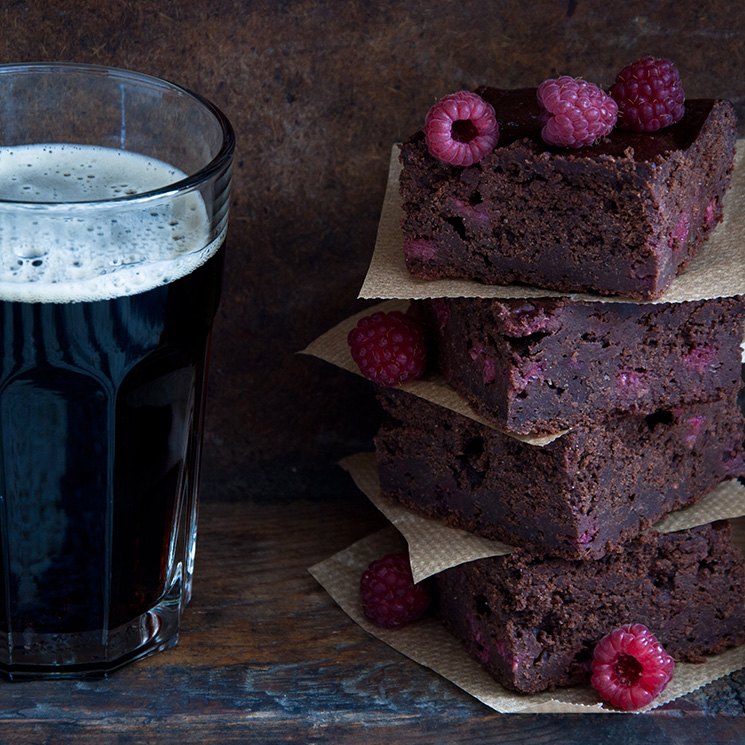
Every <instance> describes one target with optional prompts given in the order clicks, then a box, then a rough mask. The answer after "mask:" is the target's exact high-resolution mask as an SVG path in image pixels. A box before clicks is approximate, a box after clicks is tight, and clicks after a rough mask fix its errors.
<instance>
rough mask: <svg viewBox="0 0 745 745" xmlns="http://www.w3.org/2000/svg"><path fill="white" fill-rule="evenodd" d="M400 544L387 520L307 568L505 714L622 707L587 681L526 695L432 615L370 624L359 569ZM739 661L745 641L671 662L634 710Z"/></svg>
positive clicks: (405, 646) (347, 603)
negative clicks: (664, 679)
mask: <svg viewBox="0 0 745 745" xmlns="http://www.w3.org/2000/svg"><path fill="white" fill-rule="evenodd" d="M732 526H733V535H734V536H735V542H736V543H737V544H738V545H739V546H740V548H741V550H743V548H745V519H743V518H740V519H738V520H734V521H732ZM404 549H405V543H404V540H403V538H402V537H401V535H400V534H399V533H398V531H397V530H396V529H395V528H394V527H393V526H390V527H388V528H385V529H383V530H382V531H379V532H378V533H374V534H373V535H371V536H368V537H367V538H363V539H362V540H361V541H358V542H357V543H355V544H354V545H352V546H350V547H349V548H347V549H346V550H344V551H341V552H340V553H338V554H336V555H334V556H332V557H331V558H329V559H327V560H326V561H323V562H321V563H319V564H316V565H315V566H313V567H311V568H310V573H311V574H312V575H313V576H314V577H315V578H316V580H317V581H318V582H319V583H320V584H321V585H322V586H323V587H324V588H325V590H326V591H327V592H328V593H329V595H331V597H332V598H333V599H334V600H335V601H336V603H338V605H339V606H340V607H341V608H342V610H344V612H345V613H346V614H347V615H348V616H350V617H351V618H352V619H353V620H354V621H356V622H357V623H358V624H359V625H360V626H362V628H364V629H365V630H367V631H368V632H369V633H370V634H372V635H373V636H375V637H377V638H378V639H380V640H381V641H384V642H385V643H386V644H388V645H389V646H391V647H393V648H394V649H396V650H398V651H399V652H401V653H402V654H404V655H406V656H407V657H410V658H411V659H412V660H414V661H416V662H418V663H419V664H420V665H424V666H425V667H428V668H430V669H432V670H434V671H435V672H436V673H438V674H440V675H441V676H442V677H444V678H446V679H448V680H450V681H451V682H452V683H454V684H455V685H457V686H458V687H460V688H462V689H463V690H464V691H466V692H467V693H469V694H470V695H472V696H473V697H474V698H476V699H478V700H479V701H482V702H483V703H484V704H486V705H487V706H489V707H491V708H492V709H494V710H495V711H498V712H502V713H506V714H509V713H521V714H557V713H576V714H593V713H595V714H607V713H622V712H620V711H619V710H617V709H614V708H613V707H612V706H610V705H608V704H606V703H603V702H600V701H599V699H598V696H597V693H596V692H595V691H594V690H593V689H592V687H590V686H589V685H588V686H577V687H574V688H566V689H561V690H558V691H545V692H543V693H537V694H532V695H529V696H528V695H524V694H519V693H513V692H512V691H508V690H506V689H504V688H502V686H500V685H499V684H498V683H496V682H495V681H494V680H493V679H492V678H491V677H490V676H489V675H488V674H487V673H486V672H484V670H483V669H482V668H481V666H480V665H479V664H478V663H477V662H476V661H475V660H474V659H473V658H472V657H470V656H469V655H468V653H467V652H466V651H465V648H464V647H463V645H462V644H461V642H460V641H458V640H457V639H456V638H455V637H453V636H451V635H450V633H449V632H448V631H447V630H446V629H445V628H444V627H443V626H442V625H441V624H440V623H439V622H438V621H437V620H436V619H434V618H431V617H429V618H423V619H421V620H420V621H417V622H416V623H414V624H411V625H409V626H405V627H403V628H400V629H393V630H390V629H380V628H377V627H376V626H373V625H372V624H371V623H370V622H369V621H367V619H365V617H364V615H363V614H362V609H361V607H360V600H359V581H360V575H361V574H362V572H363V571H364V570H365V569H366V568H367V566H368V565H369V564H370V562H371V561H373V560H375V559H378V558H380V557H381V556H384V555H385V554H387V553H395V552H398V551H402V550H404ZM742 667H745V645H743V646H740V647H736V648H735V649H730V650H727V651H726V652H724V653H723V654H720V655H717V656H715V657H710V658H709V659H708V660H707V661H706V662H704V663H701V664H690V663H683V662H679V663H677V664H676V665H675V674H674V675H673V679H672V680H671V681H670V683H669V684H668V686H667V688H665V690H664V691H663V692H662V693H661V694H660V695H659V696H658V697H657V699H655V701H653V702H652V703H651V704H650V705H649V706H647V707H645V708H643V709H640V710H638V711H637V712H634V713H643V712H645V711H649V710H650V709H654V708H656V707H658V706H662V705H663V704H666V703H668V702H670V701H673V700H674V699H676V698H678V697H680V696H685V695H686V694H688V693H692V692H693V691H695V690H697V689H698V688H701V687H702V686H704V685H707V684H708V683H711V682H712V681H714V680H717V679H718V678H721V677H723V676H725V675H729V674H730V673H732V672H734V671H735V670H739V669H740V668H742Z"/></svg>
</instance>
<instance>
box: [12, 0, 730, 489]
mask: <svg viewBox="0 0 745 745" xmlns="http://www.w3.org/2000/svg"><path fill="white" fill-rule="evenodd" d="M0 23H2V26H1V27H0V62H21V61H31V60H75V61H77V62H93V63H99V64H112V65H117V66H120V67H128V68H131V69H134V70H139V71H143V72H148V73H151V74H154V75H158V76H161V77H165V78H168V79H170V80H173V81H174V82H177V83H180V84H182V85H185V86H187V87H189V88H192V89H194V90H197V91H199V92H200V93H202V94H204V95H206V96H208V97H209V98H211V99H213V100H214V101H215V103H217V104H218V105H219V106H220V107H221V108H222V109H223V110H224V111H225V112H226V113H227V114H228V116H229V117H230V119H231V120H232V122H233V124H234V126H235V128H236V131H237V136H238V153H237V167H236V172H235V182H234V198H233V211H232V226H231V229H230V237H229V248H230V252H229V259H228V265H227V276H226V284H225V295H224V302H223V305H222V308H221V311H220V314H219V318H218V322H217V327H216V330H215V339H214V345H213V349H214V360H213V368H212V369H213V375H212V380H211V408H210V413H209V417H208V423H207V443H206V445H207V450H206V455H205V464H204V465H205V489H204V493H205V497H206V498H214V497H227V498H244V497H246V498H249V497H253V498H287V497H291V496H293V495H304V496H308V495H314V494H318V495H322V494H324V493H327V492H330V491H334V490H337V489H341V488H344V486H345V482H344V481H343V480H342V479H341V478H340V476H339V475H338V473H337V471H336V469H334V468H333V466H332V464H333V463H334V462H335V460H336V459H338V458H339V457H340V456H342V455H344V454H346V453H348V452H351V451H354V450H355V449H357V448H358V447H360V445H361V443H364V442H365V441H366V439H367V438H368V437H369V436H370V433H371V431H372V423H373V419H374V411H373V406H372V403H371V396H370V391H369V388H368V387H367V385H366V384H365V383H364V381H361V380H357V378H356V376H351V375H349V374H345V373H342V372H339V371H337V370H335V369H332V368H330V367H328V366H327V365H325V364H324V363H321V362H319V361H317V360H315V359H311V358H308V357H306V356H298V355H297V354H296V352H297V351H298V350H300V349H302V348H303V347H304V346H305V345H306V344H307V343H308V342H309V341H311V340H312V339H313V338H315V337H316V336H317V335H318V334H320V333H321V332H323V331H325V330H326V329H327V328H328V327H329V326H331V325H333V324H334V323H336V322H338V321H339V320H341V319H342V318H344V317H345V316H347V315H348V314H349V313H351V312H352V311H355V310H358V309H359V308H360V307H362V306H361V305H360V304H359V301H357V300H356V297H357V292H358V289H359V287H360V284H361V282H362V279H363V277H364V273H365V270H366V267H367V262H368V260H369V257H370V254H371V251H372V247H373V243H374V238H375V229H376V221H377V215H378V210H379V208H380V204H381V201H382V197H383V191H384V186H385V180H386V172H387V162H388V157H389V152H390V147H391V143H393V142H394V141H396V140H398V139H401V138H402V137H404V136H406V135H407V134H409V133H410V132H411V131H413V130H414V129H415V128H416V127H418V126H419V124H420V123H421V121H422V119H423V117H424V114H425V113H426V111H427V109H428V108H429V106H430V105H431V103H432V102H433V101H434V100H435V99H436V98H438V97H440V96H441V95H444V94H445V93H449V92H452V91H454V90H458V89H460V88H470V87H474V86H475V85H478V84H480V83H484V82H487V83H491V84H494V85H498V86H502V87H515V86H524V85H537V84H538V83H540V82H541V81H542V80H543V79H544V78H546V77H551V76H555V75H557V74H570V75H576V76H581V77H585V78H587V79H589V80H592V81H594V82H598V83H601V84H609V83H610V82H612V80H613V77H614V75H615V73H616V72H617V71H619V70H620V69H621V68H622V67H623V66H624V65H625V64H627V63H629V62H632V61H634V60H635V59H637V58H638V57H641V56H643V55H644V54H655V55H657V56H667V57H670V58H671V59H673V61H674V62H675V63H676V64H677V65H678V67H679V69H680V70H681V75H682V78H683V82H684V88H685V91H686V94H687V95H689V96H691V97H695V96H716V97H725V98H729V99H731V100H732V101H733V102H734V104H735V106H736V108H737V112H738V116H739V117H740V122H743V120H745V43H744V41H745V37H744V32H743V29H745V3H742V2H724V1H719V2H710V3H702V2H698V1H693V0H678V1H677V2H640V1H635V0H630V1H629V2H624V3H607V2H585V1H583V0H569V1H568V2H558V1H555V0H536V2H532V3H531V2H525V1H524V0H522V1H521V2H513V1H509V2H491V3H490V2H483V1H481V2H468V1H465V2H447V1H445V0H430V1H428V2H417V1H416V0H410V1H409V2H395V1H394V0H390V1H387V2H383V1H381V2H373V1H370V0H366V1H361V0H329V1H328V2H323V1H322V0H315V1H314V0H297V2H292V1H290V0H287V1H281V0H276V1H271V0H265V1H263V2H259V1H257V2H251V1H249V0H245V1H243V2H241V1H240V0H212V1H211V2H205V1H203V0H184V1H182V2H175V1H172V2H168V1H166V0H136V1H132V2H115V1H109V2H105V1H104V2H102V1H101V0H77V1H75V0H54V1H51V0H43V1H42V0H39V1H37V2H22V1H16V0H5V2H3V3H2V4H0ZM741 131H742V128H741Z"/></svg>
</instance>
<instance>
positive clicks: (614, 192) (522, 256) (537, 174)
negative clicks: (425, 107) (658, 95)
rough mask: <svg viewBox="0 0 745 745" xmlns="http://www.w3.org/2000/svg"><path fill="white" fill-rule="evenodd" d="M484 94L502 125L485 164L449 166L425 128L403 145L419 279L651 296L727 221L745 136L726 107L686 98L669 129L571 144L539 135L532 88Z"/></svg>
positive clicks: (407, 216)
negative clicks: (432, 149)
mask: <svg viewBox="0 0 745 745" xmlns="http://www.w3.org/2000/svg"><path fill="white" fill-rule="evenodd" d="M477 92H478V93H480V95H481V96H482V97H483V98H484V99H485V100H487V101H488V102H489V103H491V104H492V105H493V106H494V109H495V112H496V115H497V120H498V122H499V128H500V138H499V142H498V144H497V146H496V148H495V149H494V150H493V151H492V152H491V153H490V154H489V155H487V156H486V157H485V158H484V159H483V160H481V161H480V162H478V163H475V164H474V165H472V166H467V167H459V166H452V165H448V164H446V163H443V162H441V161H439V160H438V159H437V158H435V157H433V156H432V155H431V154H430V153H429V151H428V149H427V145H426V143H425V140H424V134H423V132H422V131H419V132H417V133H416V134H415V135H413V136H412V137H411V138H409V139H408V140H407V141H406V142H404V143H403V144H402V145H401V151H400V159H401V162H402V167H403V168H402V173H401V177H400V182H399V183H400V192H401V197H402V208H403V217H402V223H401V225H402V229H403V239H404V254H405V259H406V264H407V266H408V268H409V270H410V272H411V273H412V274H413V275H415V276H416V277H419V278H422V279H439V278H443V277H457V278H466V279H474V280H478V281H481V282H484V283H487V284H502V285H503V284H511V283H528V284H530V285H534V286H537V287H542V288H550V289H554V290H559V291H562V292H572V291H589V292H598V293H602V294H613V295H623V296H627V297H629V298H634V299H653V298H657V297H659V296H660V295H661V294H662V293H663V292H664V290H665V289H666V288H667V287H668V286H669V285H670V283H671V281H672V280H673V278H674V277H675V276H676V275H677V274H678V273H679V272H681V271H682V270H683V269H685V267H686V266H687V265H688V263H689V262H690V260H691V259H692V258H693V256H694V255H695V254H696V253H697V252H698V250H699V248H700V247H701V245H702V243H703V242H704V240H705V239H706V238H707V236H708V234H709V232H710V231H711V230H712V228H713V227H714V226H715V225H716V224H717V223H718V222H719V221H720V219H721V217H722V198H723V196H724V193H725V192H726V190H727V188H728V187H729V183H730V177H731V172H732V168H733V163H734V151H735V140H736V135H737V123H736V117H735V113H734V108H733V106H732V104H731V103H729V102H728V101H719V100H711V99H696V100H688V101H686V104H685V109H686V110H685V114H684V116H683V118H682V119H681V120H680V121H679V122H678V123H676V124H674V125H672V126H670V127H668V128H666V129H662V130H659V131H657V132H654V133H641V134H640V133H633V132H623V131H621V130H618V129H614V130H613V131H612V132H611V133H610V135H608V136H607V137H605V138H601V140H599V141H598V142H597V143H595V145H593V146H589V147H584V148H578V149H573V148H558V147H552V146H549V145H547V144H546V143H544V142H543V140H542V139H541V136H540V128H541V125H540V122H539V115H540V108H539V105H538V102H537V99H536V95H535V89H521V90H512V91H507V90H499V89H494V88H480V89H479V90H478V91H477Z"/></svg>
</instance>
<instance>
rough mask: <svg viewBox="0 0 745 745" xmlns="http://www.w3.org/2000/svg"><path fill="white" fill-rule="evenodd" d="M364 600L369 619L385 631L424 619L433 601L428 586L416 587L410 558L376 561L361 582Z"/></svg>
mask: <svg viewBox="0 0 745 745" xmlns="http://www.w3.org/2000/svg"><path fill="white" fill-rule="evenodd" d="M360 597H361V598H362V611H363V613H364V614H365V618H367V619H368V620H369V621H372V622H373V623H374V624H375V625H376V626H382V627H383V628H385V629H396V628H399V627H400V626H403V625H404V624H407V623H411V622H412V621H416V620H417V619H418V618H421V616H422V615H424V613H425V611H426V610H427V608H428V607H429V604H430V600H431V597H430V593H429V586H428V585H427V583H426V582H419V583H417V584H414V580H413V578H412V576H411V566H410V565H409V557H408V556H407V555H406V554H388V555H387V556H384V557H383V558H382V559H376V560H375V561H373V562H372V563H371V564H370V566H369V567H368V568H367V569H366V570H365V571H364V572H363V573H362V577H361V578H360Z"/></svg>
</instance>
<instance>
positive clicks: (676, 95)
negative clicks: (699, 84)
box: [610, 57, 685, 132]
mask: <svg viewBox="0 0 745 745" xmlns="http://www.w3.org/2000/svg"><path fill="white" fill-rule="evenodd" d="M610 93H611V96H613V98H614V99H615V101H616V103H617V104H618V127H619V129H630V130H633V131H634V132H655V131H656V130H658V129H662V128H663V127H669V126H670V125H671V124H675V122H677V121H679V120H680V119H681V117H682V116H683V112H684V111H685V106H684V105H683V102H684V101H685V94H684V93H683V86H682V85H681V82H680V74H679V73H678V70H677V69H676V68H675V65H673V63H672V62H670V60H668V59H656V58H655V57H643V58H642V59H640V60H639V61H638V62H634V64H633V65H629V66H628V67H624V69H623V70H621V72H619V73H618V75H617V76H616V83H615V85H614V86H613V87H612V88H611V91H610Z"/></svg>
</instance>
